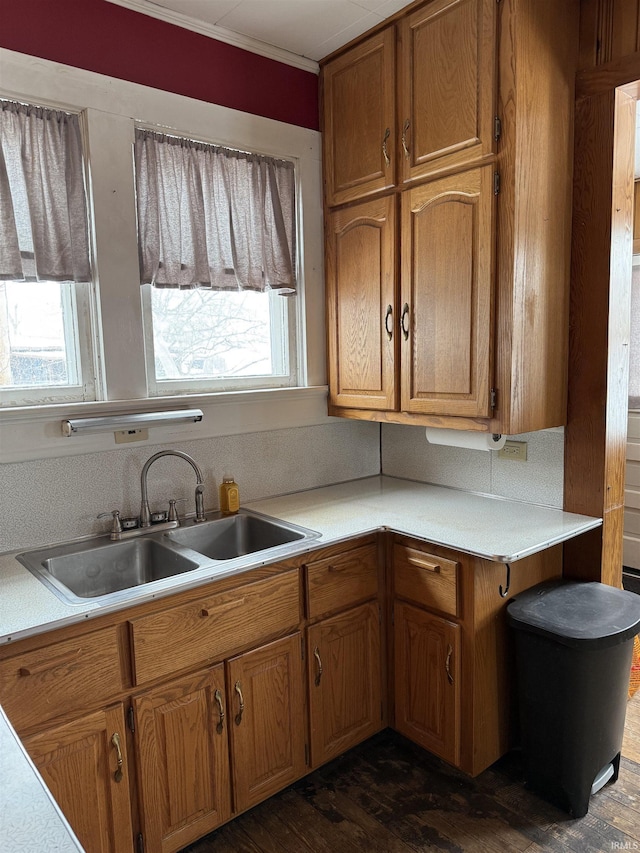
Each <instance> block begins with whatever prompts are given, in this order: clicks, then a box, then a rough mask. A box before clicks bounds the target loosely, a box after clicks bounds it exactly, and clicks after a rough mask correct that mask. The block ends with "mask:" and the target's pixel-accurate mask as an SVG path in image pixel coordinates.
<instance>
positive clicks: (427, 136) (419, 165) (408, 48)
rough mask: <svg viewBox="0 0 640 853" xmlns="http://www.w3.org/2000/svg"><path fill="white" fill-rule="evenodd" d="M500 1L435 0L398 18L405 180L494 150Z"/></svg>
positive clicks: (465, 162) (402, 148) (400, 100)
mask: <svg viewBox="0 0 640 853" xmlns="http://www.w3.org/2000/svg"><path fill="white" fill-rule="evenodd" d="M495 17H496V2H495V0H434V2H432V3H429V4H427V5H426V6H422V7H420V8H419V9H417V10H416V11H415V12H413V13H412V14H410V15H408V16H407V17H405V18H402V19H401V20H400V24H399V35H400V69H399V89H398V101H399V109H400V113H399V114H400V121H401V123H402V124H401V127H400V162H401V179H402V181H403V182H404V183H405V184H406V183H409V182H411V181H417V180H421V179H423V178H426V177H428V176H430V175H435V174H438V173H440V172H442V171H443V170H445V169H456V168H459V167H461V166H464V165H467V164H469V163H474V162H477V161H479V160H480V159H481V158H482V157H484V156H485V155H488V154H492V153H493V152H494V146H495V141H494V116H495V106H494V101H495V64H496V63H495V31H496V24H495Z"/></svg>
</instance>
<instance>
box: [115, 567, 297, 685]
mask: <svg viewBox="0 0 640 853" xmlns="http://www.w3.org/2000/svg"><path fill="white" fill-rule="evenodd" d="M299 622H300V589H299V581H298V570H297V569H294V570H293V571H289V572H284V573H283V574H281V575H276V576H275V577H272V578H266V579H265V580H261V581H256V582H255V583H250V584H246V585H244V586H240V587H238V588H237V589H233V590H230V591H229V592H222V593H218V594H217V595H209V596H202V597H201V598H199V599H196V600H195V601H192V602H190V603H189V604H184V605H182V606H180V607H173V608H171V609H169V610H165V611H164V612H162V613H154V614H152V615H150V616H142V617H140V618H139V619H132V620H130V622H129V625H130V627H131V637H132V642H133V659H134V673H135V683H136V684H143V683H144V682H146V681H152V680H153V679H155V678H160V677H162V676H166V675H169V674H170V673H172V672H179V671H180V670H183V669H187V668H189V667H193V666H196V665H198V664H200V663H205V662H209V661H218V660H221V659H222V658H224V657H226V656H227V655H229V654H231V653H232V652H235V651H237V650H240V649H242V648H245V647H248V646H255V645H257V644H258V643H260V642H262V640H263V639H265V638H267V637H269V636H272V635H274V634H278V633H281V632H285V631H288V630H290V629H291V628H296V627H297V626H298V624H299Z"/></svg>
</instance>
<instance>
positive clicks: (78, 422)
mask: <svg viewBox="0 0 640 853" xmlns="http://www.w3.org/2000/svg"><path fill="white" fill-rule="evenodd" d="M201 420H202V411H201V410H200V409H180V410H178V411H172V412H138V413H136V414H135V415H109V416H107V417H101V418H69V419H68V420H64V421H62V434H63V435H66V436H73V435H86V434H88V433H91V432H115V431H116V430H134V429H145V428H147V427H156V426H166V425H167V424H186V423H198V421H201Z"/></svg>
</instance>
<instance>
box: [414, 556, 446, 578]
mask: <svg viewBox="0 0 640 853" xmlns="http://www.w3.org/2000/svg"><path fill="white" fill-rule="evenodd" d="M409 563H410V564H411V565H412V566H417V567H418V568H419V569H425V570H426V571H427V572H434V574H436V575H439V574H440V572H441V571H442V566H441V565H440V563H433V562H432V561H431V560H427V559H424V560H421V559H420V558H419V557H409Z"/></svg>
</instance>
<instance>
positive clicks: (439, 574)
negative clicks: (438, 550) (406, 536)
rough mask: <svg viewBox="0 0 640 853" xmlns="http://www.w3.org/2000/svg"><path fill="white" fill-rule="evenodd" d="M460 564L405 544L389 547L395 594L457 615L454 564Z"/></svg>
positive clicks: (433, 608)
mask: <svg viewBox="0 0 640 853" xmlns="http://www.w3.org/2000/svg"><path fill="white" fill-rule="evenodd" d="M459 566H460V564H459V563H456V562H454V561H453V560H447V559H445V558H444V557H438V556H436V555H435V554H429V553H428V552H427V551H419V550H417V549H416V548H409V547H407V546H406V545H395V546H394V549H393V582H394V591H395V594H396V596H398V597H400V598H406V599H407V600H408V601H413V602H415V603H416V604H422V605H423V606H424V607H429V608H430V609H432V610H439V611H440V612H441V613H449V614H450V615H451V616H459V615H460V613H459V604H458V598H459V596H458V568H459Z"/></svg>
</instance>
